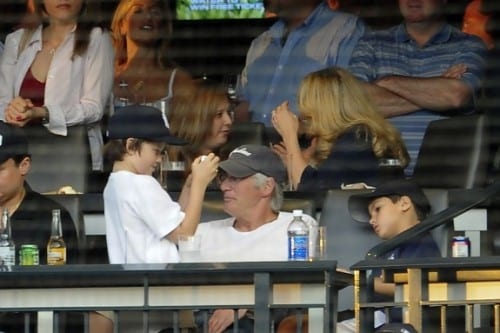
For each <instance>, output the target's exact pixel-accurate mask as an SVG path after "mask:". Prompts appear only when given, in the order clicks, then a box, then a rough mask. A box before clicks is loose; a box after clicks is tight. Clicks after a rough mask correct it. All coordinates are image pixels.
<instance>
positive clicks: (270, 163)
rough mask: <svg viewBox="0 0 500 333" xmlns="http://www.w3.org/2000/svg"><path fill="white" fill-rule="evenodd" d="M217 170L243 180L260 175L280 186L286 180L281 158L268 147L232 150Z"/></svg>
mask: <svg viewBox="0 0 500 333" xmlns="http://www.w3.org/2000/svg"><path fill="white" fill-rule="evenodd" d="M219 168H221V169H222V170H224V171H225V172H226V173H227V174H228V175H230V176H233V177H237V178H245V177H249V176H252V175H254V174H256V173H262V174H264V175H266V176H268V177H273V178H274V180H275V181H276V182H277V183H279V184H281V183H283V182H284V181H285V179H286V169H285V166H284V165H283V162H282V161H281V158H280V157H279V156H278V155H277V154H276V153H275V152H273V151H272V150H271V149H270V148H269V147H267V146H263V145H243V146H239V147H238V148H236V149H234V150H233V151H232V152H231V153H230V154H229V157H228V159H227V160H225V161H222V162H221V163H220V164H219Z"/></svg>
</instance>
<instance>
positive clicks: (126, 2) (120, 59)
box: [111, 0, 172, 69]
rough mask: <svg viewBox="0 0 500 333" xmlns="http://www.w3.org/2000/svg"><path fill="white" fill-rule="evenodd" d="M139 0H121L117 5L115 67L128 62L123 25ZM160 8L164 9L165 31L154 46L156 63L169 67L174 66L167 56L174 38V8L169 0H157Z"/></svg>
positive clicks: (113, 33)
mask: <svg viewBox="0 0 500 333" xmlns="http://www.w3.org/2000/svg"><path fill="white" fill-rule="evenodd" d="M138 2H139V0H121V1H120V2H119V3H118V6H117V7H116V10H115V13H114V15H113V20H112V21H111V37H112V39H113V47H114V49H115V54H116V55H115V69H118V68H119V67H120V66H121V65H123V64H126V63H127V61H128V59H127V39H126V37H125V35H123V34H122V33H121V27H122V25H123V23H124V21H125V18H126V17H127V14H128V13H129V12H130V10H131V9H132V7H133V6H134V5H135V4H136V3H138ZM157 3H158V4H159V6H160V8H161V9H162V10H163V13H164V17H163V22H162V27H163V29H164V32H163V34H162V37H161V38H159V39H158V40H157V41H156V43H155V46H154V49H155V52H156V54H155V57H156V63H157V65H158V66H159V67H160V68H168V67H170V66H172V63H171V61H170V59H169V58H168V57H167V53H168V47H169V44H170V39H171V38H172V10H171V8H170V5H169V1H168V0H157Z"/></svg>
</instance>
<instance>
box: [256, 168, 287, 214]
mask: <svg viewBox="0 0 500 333" xmlns="http://www.w3.org/2000/svg"><path fill="white" fill-rule="evenodd" d="M252 177H253V179H254V181H255V186H256V187H257V188H261V187H262V186H264V184H265V183H266V181H267V179H268V178H272V177H269V176H266V175H264V174H262V173H260V172H258V173H256V174H255V175H253V176H252ZM273 180H274V183H275V184H276V186H274V189H273V193H272V196H271V210H272V211H273V212H274V213H279V212H280V210H281V205H283V185H282V184H279V183H278V182H277V181H276V180H275V179H274V178H273Z"/></svg>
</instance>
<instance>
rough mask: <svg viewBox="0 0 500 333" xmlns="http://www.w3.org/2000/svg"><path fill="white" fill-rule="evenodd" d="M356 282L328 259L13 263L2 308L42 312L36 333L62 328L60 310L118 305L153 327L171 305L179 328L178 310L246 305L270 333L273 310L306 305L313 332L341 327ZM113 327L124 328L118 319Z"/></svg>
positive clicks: (0, 275) (1, 294)
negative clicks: (342, 301) (340, 308)
mask: <svg viewBox="0 0 500 333" xmlns="http://www.w3.org/2000/svg"><path fill="white" fill-rule="evenodd" d="M351 283H352V275H351V274H348V273H344V272H338V271H337V270H336V262H335V261H329V260H322V261H310V262H245V263H201V264H187V263H185V264H168V265H161V264H156V265H67V266H59V267H57V266H14V267H11V268H10V270H8V271H1V272H0V308H1V310H0V311H3V312H14V311H15V312H26V313H28V312H37V313H38V321H37V323H36V325H37V327H38V332H55V333H57V332H59V325H58V321H59V315H60V314H61V313H69V312H75V311H79V312H83V313H88V312H92V311H113V312H114V313H115V316H114V317H115V320H116V319H118V318H119V316H117V314H119V313H120V312H124V313H125V311H136V312H137V311H138V312H139V313H142V314H143V315H142V321H143V323H142V331H143V332H148V331H149V327H148V325H149V315H150V314H151V313H152V312H154V311H167V310H172V311H174V327H173V328H174V332H180V330H179V327H178V325H177V324H178V323H179V318H178V317H179V313H178V311H179V310H202V311H205V310H211V309H219V308H226V309H234V310H235V309H241V308H244V309H251V310H252V311H253V316H254V331H255V332H259V333H266V332H271V322H272V317H271V312H272V311H273V309H277V308H285V309H287V308H288V309H297V308H300V309H307V310H308V313H309V325H310V326H309V328H310V331H311V332H335V326H336V313H337V308H336V306H337V303H336V301H337V293H338V290H339V289H342V288H344V287H345V286H347V285H349V284H351ZM175 313H177V314H175ZM202 313H203V312H202ZM86 317H87V319H88V314H87V315H86ZM176 317H177V319H176ZM27 324H28V325H29V323H27ZM236 325H237V324H236ZM84 326H85V327H84V331H85V332H87V331H88V324H85V325H84ZM114 330H115V332H120V330H121V325H120V322H119V321H115V325H114ZM25 331H26V329H25ZM26 332H27V331H26Z"/></svg>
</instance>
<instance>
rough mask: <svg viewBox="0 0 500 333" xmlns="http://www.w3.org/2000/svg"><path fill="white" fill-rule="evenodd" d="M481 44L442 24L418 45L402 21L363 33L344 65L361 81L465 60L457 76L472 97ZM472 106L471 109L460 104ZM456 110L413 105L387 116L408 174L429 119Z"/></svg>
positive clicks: (416, 73) (429, 72) (433, 71)
mask: <svg viewBox="0 0 500 333" xmlns="http://www.w3.org/2000/svg"><path fill="white" fill-rule="evenodd" d="M485 53H486V47H485V45H484V44H483V42H482V41H481V40H480V39H479V38H477V37H475V36H472V35H468V34H465V33H463V32H461V31H460V30H458V29H456V28H454V27H452V26H451V25H448V24H444V25H443V27H442V28H441V30H440V31H439V32H438V33H437V34H436V35H434V37H432V38H431V39H430V40H429V41H428V42H427V43H426V44H425V45H424V46H422V47H421V46H419V45H418V44H417V43H416V42H415V41H414V40H413V39H412V38H411V37H410V35H409V34H408V33H407V31H406V28H405V26H404V24H401V25H398V26H396V27H393V28H390V29H388V30H383V31H377V32H371V33H368V34H366V35H365V36H364V37H363V38H362V39H361V40H360V41H359V43H358V45H357V47H356V49H355V50H354V52H353V55H352V58H351V63H350V65H349V70H350V71H351V72H352V73H353V74H354V75H356V76H357V77H358V78H360V79H361V80H363V81H367V82H372V81H375V80H377V79H380V78H382V77H385V76H390V75H399V76H407V77H421V78H424V77H425V78H428V77H438V76H441V75H442V74H443V73H444V72H445V71H446V70H447V69H448V68H449V67H451V66H453V65H456V64H465V65H466V66H467V72H466V73H465V74H464V75H463V77H462V80H463V81H464V82H465V83H466V84H467V85H468V86H469V87H470V89H471V91H473V95H474V101H475V99H476V94H477V93H478V91H479V89H480V87H481V78H482V75H483V69H484V57H485ZM465 112H473V110H465ZM453 114H456V112H449V113H447V112H445V113H443V112H439V113H438V112H432V110H419V111H416V112H413V113H410V114H406V115H402V116H397V117H393V118H390V121H391V123H392V124H394V125H395V126H396V127H397V128H398V129H399V130H400V131H401V135H402V137H403V140H404V141H405V144H406V147H407V149H408V152H409V153H410V157H411V163H410V165H409V166H408V168H407V169H406V173H407V174H408V175H411V174H412V173H413V168H414V166H415V161H416V159H417V156H418V151H419V149H420V146H421V144H422V139H423V136H424V133H425V129H426V128H427V125H428V124H429V122H431V121H433V120H437V119H441V118H446V117H449V116H451V115H453Z"/></svg>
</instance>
